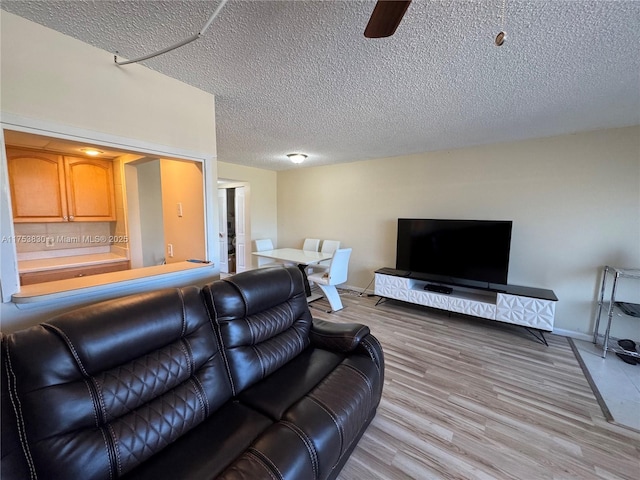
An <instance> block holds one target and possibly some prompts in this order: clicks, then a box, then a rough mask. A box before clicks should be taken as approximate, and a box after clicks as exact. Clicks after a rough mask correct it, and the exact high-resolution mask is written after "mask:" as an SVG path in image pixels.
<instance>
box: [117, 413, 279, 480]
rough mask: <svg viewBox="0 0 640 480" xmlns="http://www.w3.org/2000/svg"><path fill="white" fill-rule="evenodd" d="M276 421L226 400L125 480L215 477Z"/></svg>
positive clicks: (195, 479)
mask: <svg viewBox="0 0 640 480" xmlns="http://www.w3.org/2000/svg"><path fill="white" fill-rule="evenodd" d="M272 424H273V422H272V421H271V420H270V419H269V418H267V417H266V416H264V415H262V414H260V413H259V412H256V411H255V410H252V409H250V408H248V407H246V406H244V405H242V404H240V403H238V402H237V401H230V402H227V403H226V404H225V405H224V406H222V407H221V408H220V409H219V410H218V411H217V412H215V413H214V414H213V415H211V416H210V417H209V418H207V419H206V420H205V421H204V422H202V423H201V424H200V425H198V426H197V427H195V428H194V429H192V430H191V431H189V432H188V433H186V434H185V435H183V436H182V437H180V438H179V439H177V440H176V441H175V442H173V443H172V444H171V445H169V446H168V447H167V448H165V449H164V450H162V452H160V453H158V454H156V455H154V456H153V457H151V458H149V459H148V460H147V461H146V462H144V463H143V464H142V465H140V466H138V467H137V468H136V469H134V470H132V471H131V472H129V474H128V475H126V476H125V477H123V478H124V479H126V480H158V479H162V478H167V479H169V478H170V479H172V480H204V479H212V478H216V477H217V476H218V475H219V474H220V473H221V472H222V471H223V470H224V469H225V467H226V466H228V465H230V464H231V463H232V462H234V461H235V460H236V458H238V457H240V456H241V455H242V454H243V453H244V452H245V451H246V450H247V448H249V447H250V446H251V444H252V443H253V442H254V441H255V440H256V439H257V438H259V437H260V435H261V434H262V433H263V432H265V431H266V430H267V429H268V428H269V427H270V426H271V425H272Z"/></svg>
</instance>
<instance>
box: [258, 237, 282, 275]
mask: <svg viewBox="0 0 640 480" xmlns="http://www.w3.org/2000/svg"><path fill="white" fill-rule="evenodd" d="M268 250H273V242H272V241H271V239H270V238H261V239H259V240H256V250H255V251H256V252H266V251H268ZM275 263H277V262H276V261H275V260H274V259H272V258H265V257H258V268H261V267H267V266H274V265H273V264H275Z"/></svg>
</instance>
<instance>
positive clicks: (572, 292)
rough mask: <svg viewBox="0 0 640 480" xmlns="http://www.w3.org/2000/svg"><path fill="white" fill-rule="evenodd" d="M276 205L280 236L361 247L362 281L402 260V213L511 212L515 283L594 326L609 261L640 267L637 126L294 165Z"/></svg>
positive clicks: (570, 323)
mask: <svg viewBox="0 0 640 480" xmlns="http://www.w3.org/2000/svg"><path fill="white" fill-rule="evenodd" d="M277 209H278V243H279V245H280V246H288V245H297V244H298V243H300V242H301V240H302V239H303V238H304V237H316V238H321V239H324V238H331V239H338V240H341V241H342V243H343V245H344V246H345V247H353V254H352V260H351V263H350V271H349V280H348V284H349V285H351V286H356V287H359V288H364V287H366V286H367V285H368V284H369V282H370V281H371V280H372V278H373V272H374V271H375V270H376V269H378V268H380V267H385V266H387V267H393V266H394V265H395V250H396V246H395V242H396V221H397V218H398V217H417V218H465V219H504V220H513V238H512V247H511V260H510V270H509V283H512V284H516V285H528V286H533V287H541V288H549V289H552V290H554V291H555V293H556V295H557V296H558V298H559V299H560V301H559V302H558V304H557V314H556V327H557V328H558V329H564V330H569V331H574V332H581V333H590V332H591V331H592V329H593V318H594V299H595V297H596V292H597V288H598V282H599V271H600V268H601V266H603V265H605V264H613V265H618V266H627V267H640V127H630V128H622V129H615V130H605V131H597V132H591V133H581V134H575V135H567V136H560V137H552V138H543V139H537V140H529V141H522V142H516V143H509V144H499V145H489V146H482V147H475V148H467V149H460V150H451V151H442V152H434V153H425V154H419V155H412V156H404V157H396V158H382V159H377V160H370V161H363V162H354V163H348V164H342V165H334V166H325V167H315V168H313V167H310V168H303V169H292V170H287V171H283V172H279V173H278V207H277ZM636 294H637V297H638V298H636V299H635V300H636V301H640V288H638V289H635V292H634V291H632V292H630V295H632V296H633V295H636ZM625 320H628V319H621V320H620V321H618V320H616V322H615V324H614V334H616V335H618V336H621V337H630V338H635V339H640V322H638V321H637V320H635V321H634V320H628V321H625Z"/></svg>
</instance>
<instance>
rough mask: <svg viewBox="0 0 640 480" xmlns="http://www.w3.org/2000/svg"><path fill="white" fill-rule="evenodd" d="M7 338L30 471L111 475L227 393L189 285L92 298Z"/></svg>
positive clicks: (206, 322)
mask: <svg viewBox="0 0 640 480" xmlns="http://www.w3.org/2000/svg"><path fill="white" fill-rule="evenodd" d="M4 340H5V341H4V342H3V357H4V358H3V360H4V362H5V363H6V367H7V371H8V377H9V381H8V383H9V385H8V387H9V395H10V396H11V400H12V405H13V408H14V410H15V411H16V417H17V419H18V422H17V423H18V426H19V436H20V440H21V443H22V446H23V449H24V453H25V457H26V460H27V463H28V466H29V469H30V470H31V478H36V476H38V477H41V478H49V477H50V476H51V477H52V478H53V477H55V478H69V479H71V478H78V479H80V478H82V479H83V480H93V479H113V478H116V477H118V476H120V475H122V474H123V473H125V472H127V471H129V470H131V469H132V468H133V467H135V466H136V465H138V464H140V463H141V462H143V461H144V460H145V459H147V458H148V457H150V456H151V455H153V454H155V453H157V452H159V451H160V450H162V449H163V448H164V447H165V446H166V445H167V444H169V443H170V442H172V441H173V440H175V439H176V438H178V437H180V436H181V435H182V434H184V433H185V432H187V431H188V430H190V429H191V428H193V427H194V426H196V425H198V424H199V423H200V422H202V421H203V420H204V419H205V418H206V417H207V416H208V415H209V414H210V413H211V412H213V411H214V410H215V409H216V408H217V407H218V406H220V405H221V404H222V403H223V402H225V401H226V400H227V399H229V398H230V397H231V386H230V382H229V378H228V376H227V373H226V367H225V366H224V364H223V358H222V356H221V355H220V351H219V348H218V342H217V338H216V335H215V333H214V330H213V325H212V324H211V321H210V319H209V316H208V313H207V311H206V308H205V307H204V304H203V302H202V299H201V297H200V292H199V289H198V288H196V287H186V288H181V289H166V290H160V291H155V292H150V293H144V294H138V295H134V296H129V297H125V298H121V299H117V300H112V301H107V302H102V303H99V304H95V305H91V306H89V307H86V308H82V309H78V310H75V311H72V312H69V313H66V314H63V315H60V316H58V317H56V318H55V319H53V320H51V321H49V322H46V323H43V324H41V325H39V326H37V327H33V328H30V329H28V330H23V331H20V332H16V333H14V334H12V335H9V336H7V338H6V339H4ZM27 445H28V447H27Z"/></svg>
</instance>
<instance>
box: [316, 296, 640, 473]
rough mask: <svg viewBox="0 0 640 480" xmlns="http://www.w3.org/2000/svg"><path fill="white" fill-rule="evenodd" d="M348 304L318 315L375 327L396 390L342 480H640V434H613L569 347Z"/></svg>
mask: <svg viewBox="0 0 640 480" xmlns="http://www.w3.org/2000/svg"><path fill="white" fill-rule="evenodd" d="M342 293H343V295H342V299H343V303H344V304H345V309H344V310H341V311H339V312H336V313H332V314H327V313H325V312H324V311H322V310H320V308H322V309H328V308H329V305H328V303H327V302H326V300H324V299H322V300H318V301H316V302H313V303H312V304H311V305H312V307H313V308H312V309H311V313H312V314H313V316H314V317H316V318H322V319H325V320H333V321H337V322H359V323H364V324H367V325H369V327H370V329H371V331H372V333H373V334H374V335H376V336H377V337H378V339H379V340H380V342H381V343H382V346H383V349H384V352H385V358H386V372H385V373H386V378H385V387H384V392H383V396H382V401H381V404H380V407H379V409H378V414H377V416H376V418H375V419H374V420H373V422H372V424H371V425H370V426H369V429H368V430H367V432H366V433H365V435H364V436H363V437H362V439H361V440H360V443H359V444H358V447H357V448H356V450H355V451H354V453H353V455H352V456H351V458H350V459H349V461H348V462H347V464H346V465H345V467H344V469H343V470H342V472H341V474H340V476H339V480H363V479H367V480H369V479H393V480H396V479H406V478H415V479H474V480H475V479H500V480H502V479H522V480H538V479H580V480H589V479H632V480H637V479H639V478H640V434H639V433H637V432H635V431H632V430H629V429H625V428H623V427H620V426H616V425H614V424H611V423H608V422H607V420H606V419H605V417H604V415H603V413H602V411H601V409H600V407H599V405H598V403H597V401H596V398H595V396H594V394H593V392H592V391H591V389H590V387H589V384H588V382H587V380H586V378H585V376H584V374H583V372H582V370H581V368H580V366H579V364H578V361H577V360H576V358H575V356H574V354H573V351H572V350H571V347H570V345H569V343H568V341H567V339H566V338H564V337H561V336H557V335H551V334H548V335H547V340H548V342H549V346H548V347H546V346H544V345H542V344H541V343H538V342H537V341H536V340H535V339H534V338H533V336H531V335H530V334H529V333H527V332H526V331H525V330H524V329H521V328H519V327H514V326H510V325H505V324H499V323H495V322H490V321H485V320H481V319H476V318H472V317H464V316H459V315H455V314H452V315H451V316H449V314H448V313H446V312H440V311H437V310H430V309H426V308H422V307H416V306H412V305H407V304H403V303H400V302H395V301H387V302H385V303H382V304H380V305H378V306H375V303H376V301H377V297H369V298H367V297H358V296H356V295H355V294H354V292H346V291H343V292H342Z"/></svg>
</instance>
